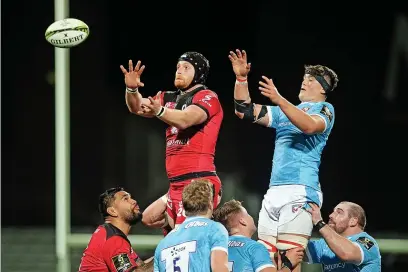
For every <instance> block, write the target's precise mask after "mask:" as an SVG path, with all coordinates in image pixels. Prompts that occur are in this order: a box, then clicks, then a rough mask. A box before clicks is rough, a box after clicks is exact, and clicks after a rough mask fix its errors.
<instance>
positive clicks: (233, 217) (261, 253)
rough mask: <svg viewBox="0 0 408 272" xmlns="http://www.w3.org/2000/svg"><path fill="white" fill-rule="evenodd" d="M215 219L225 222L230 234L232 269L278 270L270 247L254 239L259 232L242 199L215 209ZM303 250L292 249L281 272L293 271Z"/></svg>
mask: <svg viewBox="0 0 408 272" xmlns="http://www.w3.org/2000/svg"><path fill="white" fill-rule="evenodd" d="M214 220H215V221H218V222H220V223H222V224H223V225H224V226H225V227H226V229H227V230H228V233H229V235H230V237H229V243H228V265H229V271H233V272H234V271H235V272H238V271H239V272H241V271H243V272H255V271H256V272H275V271H277V270H276V267H275V265H274V263H273V262H272V259H271V257H270V255H269V253H268V250H267V249H266V248H265V247H264V246H263V245H262V244H260V243H258V242H256V241H254V240H252V239H251V237H252V235H253V234H254V233H255V232H256V226H255V223H254V219H253V218H252V216H251V215H249V214H248V212H247V210H246V209H245V208H244V207H243V206H242V205H241V202H239V201H236V200H234V199H232V200H230V201H228V202H225V203H224V204H223V205H222V206H221V207H219V208H217V210H216V211H215V212H214ZM303 255H304V252H303V249H302V248H295V249H292V250H289V251H288V252H287V254H286V261H284V264H285V266H284V268H282V269H281V270H279V271H281V272H290V271H292V269H293V268H294V267H295V266H296V265H297V264H298V263H299V262H300V261H302V259H303Z"/></svg>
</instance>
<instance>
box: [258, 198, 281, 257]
mask: <svg viewBox="0 0 408 272" xmlns="http://www.w3.org/2000/svg"><path fill="white" fill-rule="evenodd" d="M264 204H265V201H262V206H261V210H260V211H259V216H258V242H259V243H261V244H263V245H264V246H265V247H266V249H267V250H268V252H269V254H270V255H271V257H274V254H275V253H276V252H277V247H276V244H277V241H276V237H277V235H278V224H279V221H278V220H276V219H277V218H274V217H273V216H270V213H269V212H268V210H267V207H266V206H265V205H264Z"/></svg>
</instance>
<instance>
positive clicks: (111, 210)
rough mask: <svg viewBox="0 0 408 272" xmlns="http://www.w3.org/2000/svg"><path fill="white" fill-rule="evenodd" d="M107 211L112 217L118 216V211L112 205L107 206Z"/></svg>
mask: <svg viewBox="0 0 408 272" xmlns="http://www.w3.org/2000/svg"><path fill="white" fill-rule="evenodd" d="M107 212H108V214H109V215H110V216H112V217H116V216H118V213H117V212H116V210H115V208H114V207H109V208H108V209H107Z"/></svg>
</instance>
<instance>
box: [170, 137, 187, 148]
mask: <svg viewBox="0 0 408 272" xmlns="http://www.w3.org/2000/svg"><path fill="white" fill-rule="evenodd" d="M189 143H190V139H183V140H174V139H171V140H168V141H167V143H166V145H167V147H171V146H174V145H188V144H189Z"/></svg>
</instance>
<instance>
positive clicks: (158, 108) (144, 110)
mask: <svg viewBox="0 0 408 272" xmlns="http://www.w3.org/2000/svg"><path fill="white" fill-rule="evenodd" d="M144 68H145V66H144V65H143V66H141V62H140V61H138V62H137V64H136V66H135V67H133V63H132V61H131V60H130V61H129V71H127V70H126V69H125V68H124V67H123V66H121V70H122V72H123V74H124V76H125V84H126V103H127V106H128V108H129V111H130V112H132V113H135V114H137V115H140V116H144V117H157V118H158V119H160V120H161V121H163V122H165V123H167V124H168V125H169V127H168V128H167V129H166V172H167V176H168V179H169V181H170V189H169V191H168V193H167V194H166V195H164V196H163V197H162V198H160V199H158V200H156V201H155V202H154V203H152V204H151V205H150V206H149V207H148V208H147V209H146V210H145V212H144V214H143V223H144V224H146V225H148V226H151V227H165V226H166V225H167V223H166V220H165V217H164V211H166V214H167V216H166V219H168V224H169V225H170V226H171V227H174V226H175V225H178V224H181V223H182V222H183V221H184V219H185V216H184V212H183V205H182V201H181V195H182V192H183V189H184V187H185V186H186V185H187V184H189V183H190V182H191V180H193V179H197V178H206V179H207V180H210V181H211V182H212V183H213V184H214V187H215V191H216V194H215V195H214V205H215V206H216V205H217V204H218V202H219V201H220V195H221V194H220V191H221V181H220V179H219V177H218V176H217V174H216V168H215V165H214V157H215V147H216V143H217V139H218V134H219V130H220V127H221V123H222V120H223V110H222V107H221V104H220V101H219V100H218V96H217V94H216V93H215V92H213V91H211V90H209V89H208V87H207V86H205V85H204V84H205V82H206V80H207V76H208V73H209V69H210V65H209V62H208V60H207V59H206V58H205V57H204V56H203V55H202V54H200V53H197V52H187V53H184V54H183V55H181V56H180V58H179V60H178V63H177V69H176V74H175V80H174V86H175V87H176V88H177V91H174V92H170V91H169V92H159V93H158V94H157V95H156V96H155V97H154V98H153V97H150V96H149V97H148V98H143V97H142V95H141V94H140V93H139V90H138V88H139V87H143V86H144V84H143V83H142V82H141V81H140V76H141V75H142V73H143V70H144ZM166 204H167V209H166Z"/></svg>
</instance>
